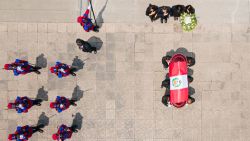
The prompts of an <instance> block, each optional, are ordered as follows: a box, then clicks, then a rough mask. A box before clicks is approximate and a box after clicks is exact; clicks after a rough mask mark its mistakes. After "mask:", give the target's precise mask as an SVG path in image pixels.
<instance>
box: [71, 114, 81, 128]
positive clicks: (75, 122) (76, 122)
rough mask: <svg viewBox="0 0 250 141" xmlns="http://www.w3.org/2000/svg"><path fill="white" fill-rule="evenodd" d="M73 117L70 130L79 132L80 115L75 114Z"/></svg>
mask: <svg viewBox="0 0 250 141" xmlns="http://www.w3.org/2000/svg"><path fill="white" fill-rule="evenodd" d="M72 117H74V119H73V122H72V125H71V128H72V129H73V130H81V129H82V119H83V116H82V115H81V113H76V114H75V115H72Z"/></svg>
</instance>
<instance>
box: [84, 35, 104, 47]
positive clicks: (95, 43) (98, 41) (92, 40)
mask: <svg viewBox="0 0 250 141" xmlns="http://www.w3.org/2000/svg"><path fill="white" fill-rule="evenodd" d="M87 42H88V43H89V44H90V45H91V46H93V47H96V49H97V50H100V49H101V48H102V45H103V41H102V40H101V39H100V38H99V37H96V36H92V37H90V38H89V39H88V41H87Z"/></svg>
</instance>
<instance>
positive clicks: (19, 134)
mask: <svg viewBox="0 0 250 141" xmlns="http://www.w3.org/2000/svg"><path fill="white" fill-rule="evenodd" d="M44 127H45V125H43V124H40V125H37V126H29V125H25V126H17V128H16V131H15V132H14V133H12V134H9V136H8V140H10V141H11V140H16V141H28V140H29V138H31V137H32V135H33V134H34V133H36V132H40V133H43V132H44V131H43V130H42V128H44ZM77 132H78V130H77V129H76V128H75V127H74V126H71V127H69V126H67V125H64V124H62V125H60V126H59V127H57V132H56V133H54V134H53V135H52V139H53V140H57V141H64V140H66V139H70V138H71V136H72V134H73V133H77Z"/></svg>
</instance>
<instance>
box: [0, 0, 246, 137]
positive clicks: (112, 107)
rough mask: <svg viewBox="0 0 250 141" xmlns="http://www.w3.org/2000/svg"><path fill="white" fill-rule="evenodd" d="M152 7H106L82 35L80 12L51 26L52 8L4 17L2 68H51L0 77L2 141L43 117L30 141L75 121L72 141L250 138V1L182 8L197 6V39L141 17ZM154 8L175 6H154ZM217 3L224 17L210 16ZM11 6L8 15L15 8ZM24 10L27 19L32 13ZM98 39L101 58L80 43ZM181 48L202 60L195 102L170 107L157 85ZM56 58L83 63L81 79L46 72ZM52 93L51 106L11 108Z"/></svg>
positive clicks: (113, 3) (117, 0)
mask: <svg viewBox="0 0 250 141" xmlns="http://www.w3.org/2000/svg"><path fill="white" fill-rule="evenodd" d="M1 2H2V3H3V2H7V1H5V0H2V1H1ZM12 2H13V3H17V2H18V1H12ZM148 3H149V2H146V1H142V0H138V1H132V0H129V1H126V2H125V1H121V0H109V1H108V4H107V7H106V10H105V11H104V12H103V19H104V22H105V23H104V24H103V25H102V28H101V31H100V33H92V32H90V33H85V32H84V31H82V29H81V27H80V26H79V25H77V24H75V23H73V21H72V19H74V18H75V17H74V16H75V15H71V16H72V17H68V19H63V17H59V18H58V19H57V20H55V21H53V18H54V17H53V16H55V15H54V14H53V12H55V11H53V10H52V11H48V12H51V13H50V14H49V15H48V19H46V18H45V17H43V18H41V19H40V18H39V17H35V18H34V19H33V17H32V18H27V17H28V16H27V15H25V14H23V15H24V17H25V16H26V19H24V20H23V21H22V19H21V18H20V19H15V20H12V19H9V17H7V16H6V17H5V19H6V20H4V19H3V15H5V14H1V16H0V19H1V21H2V22H1V23H0V43H1V44H0V56H1V58H0V65H1V66H3V65H4V64H5V63H6V62H12V61H14V59H15V58H21V59H27V60H28V61H30V62H32V63H35V62H36V61H37V59H38V62H39V63H43V62H45V64H44V65H45V66H47V67H46V68H44V69H42V74H41V75H36V74H28V75H25V76H19V77H14V76H13V74H12V73H11V72H7V71H4V70H0V88H1V91H0V105H2V106H1V111H0V140H1V141H5V140H6V138H7V135H8V134H9V133H12V132H13V131H14V130H15V127H16V126H17V125H26V124H30V125H35V124H37V122H38V120H39V118H40V119H46V118H44V117H46V116H47V117H50V119H49V125H48V126H46V127H45V129H44V130H45V132H44V133H43V134H40V133H37V134H35V135H34V136H32V138H31V141H48V140H51V134H52V133H54V132H55V131H56V130H57V129H56V127H57V126H58V125H60V124H62V123H64V124H67V125H71V124H72V123H73V121H74V119H75V118H76V117H77V120H75V121H74V122H76V123H78V124H79V125H80V124H81V123H82V127H81V130H80V131H79V133H77V134H74V135H73V137H72V141H84V140H87V141H180V140H183V141H201V140H202V141H224V140H225V141H229V140H231V141H247V140H249V137H250V135H249V133H250V110H249V108H248V107H249V106H250V103H249V100H250V81H249V80H250V73H249V71H248V70H250V63H249V61H250V57H249V53H250V43H249V42H250V34H249V31H250V29H249V4H248V1H247V0H241V1H239V0H238V1H233V0H228V1H226V2H225V1H214V0H213V1H206V2H204V1H195V2H193V1H179V3H183V4H187V3H192V4H193V5H194V6H195V8H196V10H197V15H198V17H199V25H198V27H197V28H196V29H195V30H194V31H193V32H191V33H183V32H182V31H181V28H180V26H179V23H178V22H175V21H173V20H170V21H169V23H168V24H160V23H159V22H156V23H150V21H149V19H148V18H147V17H145V16H144V12H145V7H146V6H147V5H148ZM155 3H156V4H158V5H161V4H162V5H163V4H165V3H166V5H171V4H174V3H175V2H165V1H159V0H157V1H155ZM7 4H9V3H7ZM104 4H105V1H101V2H99V1H94V5H95V7H96V9H98V10H97V11H98V12H99V10H100V9H101V8H102V7H103V5H104ZM175 4H176V3H175ZM52 5H53V3H52ZM54 5H56V2H55V3H54ZM65 5H68V6H65ZM65 5H64V6H65V7H64V8H65V9H70V11H73V10H72V7H78V6H77V4H75V5H74V4H72V5H70V4H68V3H66V4H65ZM1 6H2V4H1ZM133 6H135V7H133ZM212 6H214V7H213V9H217V10H218V11H219V14H218V13H217V12H216V11H217V10H214V11H211V10H210V9H211V8H212ZM21 7H24V8H26V9H29V7H25V6H23V5H22V6H21ZM41 7H43V6H41ZM44 7H46V5H45V6H44ZM62 7H63V6H62ZM62 7H60V6H58V7H57V8H59V9H60V8H62ZM6 9H7V11H8V7H6ZM62 9H63V8H62ZM232 9H233V10H232ZM127 10H128V11H129V12H128V11H127ZM9 11H12V7H9ZM20 11H21V14H22V12H24V11H25V10H20ZM34 11H37V10H34ZM38 11H39V10H38ZM62 11H64V10H62ZM117 11H121V12H120V13H117ZM64 12H65V11H64ZM76 12H79V11H77V10H76ZM98 12H97V15H98ZM126 12H127V13H126ZM228 12H229V13H230V14H228ZM65 13H67V14H69V12H65ZM43 14H44V13H43ZM119 14H121V15H119ZM76 15H77V14H76ZM29 16H30V15H29ZM69 16H70V14H69ZM213 16H214V18H215V20H214V18H213ZM32 19H33V20H32ZM94 36H95V37H97V38H94V39H93V38H92V39H91V41H92V43H93V44H96V45H98V46H100V45H101V44H102V47H101V49H100V50H99V51H98V53H97V54H96V55H95V54H87V53H83V52H81V51H80V50H78V48H77V47H76V45H75V39H76V38H82V39H84V40H88V39H90V38H91V37H94ZM98 38H99V39H98ZM100 40H101V41H100ZM180 47H184V48H186V49H187V50H188V51H190V52H194V53H195V56H196V65H195V66H194V67H192V69H193V76H194V82H193V83H192V84H191V87H193V88H194V89H195V94H194V95H193V96H194V97H195V98H196V102H195V103H194V104H193V105H189V106H188V107H184V108H182V109H176V108H167V107H165V106H164V105H163V104H161V97H162V95H163V94H164V89H161V88H160V85H161V81H162V80H163V79H164V76H165V74H166V71H165V70H164V69H163V67H162V64H161V57H162V56H163V55H164V54H165V53H166V52H167V51H170V50H171V49H174V50H175V49H177V48H180ZM57 60H60V61H62V62H65V63H67V64H72V63H73V62H74V64H75V63H77V62H78V64H79V62H81V60H82V61H83V62H84V66H83V69H81V70H79V71H78V72H77V76H76V77H71V76H70V77H67V78H63V79H58V78H57V77H56V76H54V75H52V74H50V73H49V70H48V68H49V67H50V66H51V65H53V64H54V63H55V61H57ZM46 62H47V63H46ZM46 64H47V65H46ZM80 64H81V63H80ZM46 93H47V95H48V101H44V102H43V103H42V106H41V107H33V108H32V109H31V110H30V111H29V113H27V114H21V115H20V114H19V115H18V114H17V113H16V112H15V111H7V110H4V109H5V105H7V103H8V102H10V101H13V100H14V99H15V98H16V96H25V95H27V96H29V97H36V96H37V95H38V94H39V95H41V94H46ZM81 94H82V95H83V96H82V98H81V99H80V101H78V102H77V104H78V106H77V107H71V108H70V109H69V110H67V111H65V112H63V113H60V114H57V113H56V112H55V111H54V110H51V109H50V108H49V102H50V101H53V100H54V99H55V97H56V96H57V95H61V96H66V97H68V98H71V97H72V96H73V97H75V96H76V95H80V96H81ZM42 112H45V115H44V114H42ZM81 117H82V122H81Z"/></svg>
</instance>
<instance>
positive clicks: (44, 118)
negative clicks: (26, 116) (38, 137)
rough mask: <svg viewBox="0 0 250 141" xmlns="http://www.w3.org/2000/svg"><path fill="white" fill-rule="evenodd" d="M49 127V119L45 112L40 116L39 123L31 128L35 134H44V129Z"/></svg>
mask: <svg viewBox="0 0 250 141" xmlns="http://www.w3.org/2000/svg"><path fill="white" fill-rule="evenodd" d="M48 125H49V117H47V116H46V115H45V113H44V112H42V114H41V115H40V116H39V119H38V122H37V124H36V125H33V126H31V128H32V131H33V133H35V132H40V133H43V130H42V128H44V127H45V126H48Z"/></svg>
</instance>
